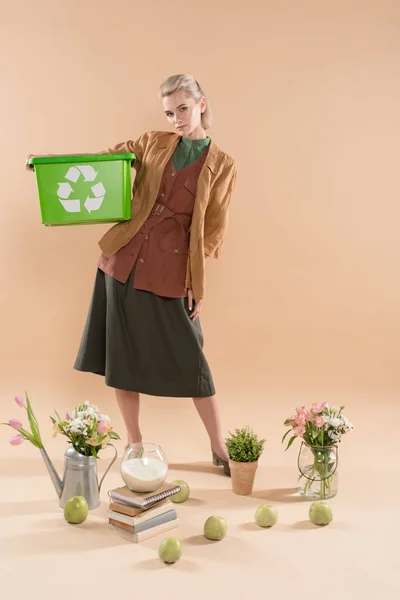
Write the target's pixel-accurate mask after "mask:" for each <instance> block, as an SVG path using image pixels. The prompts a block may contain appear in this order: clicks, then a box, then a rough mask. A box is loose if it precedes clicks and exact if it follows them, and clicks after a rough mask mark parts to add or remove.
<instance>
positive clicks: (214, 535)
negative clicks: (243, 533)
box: [204, 515, 228, 541]
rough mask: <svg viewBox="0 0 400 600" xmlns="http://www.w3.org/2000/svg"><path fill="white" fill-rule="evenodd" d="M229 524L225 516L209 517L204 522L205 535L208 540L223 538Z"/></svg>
mask: <svg viewBox="0 0 400 600" xmlns="http://www.w3.org/2000/svg"><path fill="white" fill-rule="evenodd" d="M227 529H228V527H227V524H226V521H225V519H224V517H217V516H215V515H213V516H211V517H208V519H207V521H206V522H205V523H204V535H205V536H206V538H207V539H208V540H218V541H219V540H222V539H223V538H224V537H225V536H226V532H227Z"/></svg>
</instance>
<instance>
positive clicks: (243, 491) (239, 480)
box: [229, 459, 258, 496]
mask: <svg viewBox="0 0 400 600" xmlns="http://www.w3.org/2000/svg"><path fill="white" fill-rule="evenodd" d="M229 467H230V469H231V479H232V491H233V493H234V494H238V495H239V496H247V495H248V494H251V492H252V491H253V484H254V478H255V475H256V470H257V467H258V460H255V461H254V462H236V461H235V460H231V459H229Z"/></svg>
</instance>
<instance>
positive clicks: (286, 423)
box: [283, 419, 292, 425]
mask: <svg viewBox="0 0 400 600" xmlns="http://www.w3.org/2000/svg"><path fill="white" fill-rule="evenodd" d="M291 422H292V419H286V421H284V422H283V424H284V425H289V423H291Z"/></svg>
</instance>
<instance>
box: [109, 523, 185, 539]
mask: <svg viewBox="0 0 400 600" xmlns="http://www.w3.org/2000/svg"><path fill="white" fill-rule="evenodd" d="M179 525H180V521H179V519H174V520H173V521H169V522H168V523H163V524H162V525H157V527H151V528H150V529H145V530H144V531H140V532H139V533H130V532H129V531H125V529H121V527H115V526H114V525H110V527H112V529H113V531H114V532H115V533H116V534H117V535H120V536H121V537H123V538H125V539H126V540H129V541H130V542H133V543H135V544H137V543H138V542H143V541H144V540H148V539H149V538H152V537H155V536H156V535H160V534H162V533H165V532H166V531H170V530H171V529H175V528H176V527H179Z"/></svg>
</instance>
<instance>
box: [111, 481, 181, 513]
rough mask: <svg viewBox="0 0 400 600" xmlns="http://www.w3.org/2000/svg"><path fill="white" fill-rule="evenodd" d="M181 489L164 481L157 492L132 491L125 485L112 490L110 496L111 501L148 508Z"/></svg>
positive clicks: (143, 508)
mask: <svg viewBox="0 0 400 600" xmlns="http://www.w3.org/2000/svg"><path fill="white" fill-rule="evenodd" d="M180 491H181V488H180V486H179V485H172V484H171V483H166V482H164V483H163V484H162V485H160V487H159V488H158V490H157V491H156V492H149V493H147V494H139V493H137V492H132V491H131V490H130V489H129V488H128V487H127V486H126V485H124V486H122V487H119V488H116V489H114V490H110V491H109V492H108V495H109V496H110V499H111V502H112V503H114V504H122V505H124V506H129V507H134V508H139V509H142V510H146V509H147V508H150V507H151V506H154V505H155V504H158V502H161V501H162V500H165V498H169V497H170V496H173V495H174V494H177V493H178V492H180Z"/></svg>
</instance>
